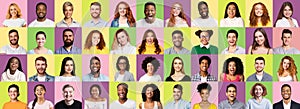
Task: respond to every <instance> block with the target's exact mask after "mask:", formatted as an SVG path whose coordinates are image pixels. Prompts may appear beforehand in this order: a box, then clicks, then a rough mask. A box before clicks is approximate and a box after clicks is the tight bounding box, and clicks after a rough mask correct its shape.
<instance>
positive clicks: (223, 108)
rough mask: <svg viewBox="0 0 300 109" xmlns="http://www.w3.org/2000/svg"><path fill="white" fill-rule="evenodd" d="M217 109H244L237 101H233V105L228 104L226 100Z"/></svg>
mask: <svg viewBox="0 0 300 109" xmlns="http://www.w3.org/2000/svg"><path fill="white" fill-rule="evenodd" d="M218 109H245V104H244V103H242V102H240V101H238V100H237V99H235V100H234V101H233V104H230V102H229V101H228V100H224V101H222V102H221V103H220V104H219V106H218Z"/></svg>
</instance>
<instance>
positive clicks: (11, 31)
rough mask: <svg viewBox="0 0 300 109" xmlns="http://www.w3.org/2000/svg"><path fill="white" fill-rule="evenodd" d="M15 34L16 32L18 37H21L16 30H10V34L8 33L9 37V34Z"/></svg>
mask: <svg viewBox="0 0 300 109" xmlns="http://www.w3.org/2000/svg"><path fill="white" fill-rule="evenodd" d="M13 32H16V33H17V36H18V37H19V33H18V31H17V30H15V29H12V30H9V32H8V36H9V34H11V33H13Z"/></svg>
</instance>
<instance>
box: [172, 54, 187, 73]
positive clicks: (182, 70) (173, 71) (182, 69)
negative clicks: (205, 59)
mask: <svg viewBox="0 0 300 109" xmlns="http://www.w3.org/2000/svg"><path fill="white" fill-rule="evenodd" d="M176 59H178V60H180V61H181V64H182V68H181V69H180V71H181V73H182V74H185V73H184V63H183V60H182V59H181V58H180V57H175V58H174V59H173V61H172V67H171V72H170V76H172V75H173V74H175V69H174V61H175V60H176Z"/></svg>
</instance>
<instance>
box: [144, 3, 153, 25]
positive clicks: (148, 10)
mask: <svg viewBox="0 0 300 109" xmlns="http://www.w3.org/2000/svg"><path fill="white" fill-rule="evenodd" d="M144 13H145V16H146V19H148V20H152V21H154V19H155V15H156V9H155V7H154V6H153V5H147V6H146V9H145V11H144Z"/></svg>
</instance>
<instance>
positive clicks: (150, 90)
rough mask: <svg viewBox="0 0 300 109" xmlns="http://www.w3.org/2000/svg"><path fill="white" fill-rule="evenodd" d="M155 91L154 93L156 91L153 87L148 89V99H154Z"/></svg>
mask: <svg viewBox="0 0 300 109" xmlns="http://www.w3.org/2000/svg"><path fill="white" fill-rule="evenodd" d="M153 91H154V89H153V88H152V87H148V88H147V89H146V97H147V98H152V97H153Z"/></svg>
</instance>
